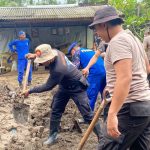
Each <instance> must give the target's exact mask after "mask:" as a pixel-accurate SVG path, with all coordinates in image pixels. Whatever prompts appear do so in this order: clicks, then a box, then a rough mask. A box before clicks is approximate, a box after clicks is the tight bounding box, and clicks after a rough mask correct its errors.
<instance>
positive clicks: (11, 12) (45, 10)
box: [0, 5, 101, 26]
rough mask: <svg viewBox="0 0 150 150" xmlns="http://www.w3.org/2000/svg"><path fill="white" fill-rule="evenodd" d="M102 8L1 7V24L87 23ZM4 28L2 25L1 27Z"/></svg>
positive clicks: (73, 6)
mask: <svg viewBox="0 0 150 150" xmlns="http://www.w3.org/2000/svg"><path fill="white" fill-rule="evenodd" d="M100 7H101V6H75V5H72V6H66V7H62V6H54V7H52V6H47V7H0V22H1V23H4V24H5V25H6V24H8V22H9V23H12V22H15V23H19V22H28V23H29V22H30V23H35V22H42V21H46V20H47V21H48V22H50V21H51V22H52V21H73V20H74V21H85V22H86V21H87V22H88V23H90V22H91V21H92V20H93V16H94V13H95V12H96V10H98V9H99V8H100ZM1 26H2V25H1Z"/></svg>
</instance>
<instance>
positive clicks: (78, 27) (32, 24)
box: [0, 5, 100, 53]
mask: <svg viewBox="0 0 150 150" xmlns="http://www.w3.org/2000/svg"><path fill="white" fill-rule="evenodd" d="M99 8H100V6H77V5H60V6H59V5H56V6H55V5H53V6H33V7H18V8H17V7H1V8H0V42H1V44H0V53H3V52H8V51H9V50H8V46H7V45H8V42H9V41H11V40H12V39H14V38H17V33H18V31H20V30H24V31H25V32H26V33H27V37H28V38H29V39H30V40H31V52H32V51H33V50H34V48H35V47H36V46H37V45H39V44H41V43H48V44H51V45H52V46H53V47H56V48H58V49H60V50H62V51H63V52H64V53H66V52H67V48H68V46H69V44H70V43H71V42H73V41H79V42H80V43H81V45H82V46H84V47H88V48H91V47H92V46H93V32H92V31H91V30H90V29H89V28H88V25H89V24H90V23H91V22H92V20H93V16H94V13H95V11H96V10H97V9H99Z"/></svg>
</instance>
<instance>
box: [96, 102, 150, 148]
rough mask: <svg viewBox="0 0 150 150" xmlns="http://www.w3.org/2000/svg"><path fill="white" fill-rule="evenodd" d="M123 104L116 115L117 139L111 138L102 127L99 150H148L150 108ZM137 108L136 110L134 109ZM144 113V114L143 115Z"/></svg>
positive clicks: (149, 145) (149, 143) (149, 144)
mask: <svg viewBox="0 0 150 150" xmlns="http://www.w3.org/2000/svg"><path fill="white" fill-rule="evenodd" d="M149 104H150V103H148V104H147V106H146V105H145V106H142V103H141V105H138V106H137V105H135V106H134V105H132V106H131V104H124V105H123V107H122V109H121V110H120V112H119V113H118V121H119V126H118V127H119V131H120V132H121V133H122V134H121V136H120V137H119V138H117V139H113V138H111V137H110V136H109V135H108V134H107V131H106V124H105V127H104V131H103V133H104V137H103V138H102V140H100V143H99V146H98V149H99V150H128V149H129V150H150V115H149V112H150V111H149V110H148V109H150V106H148V105H149ZM136 107H137V108H136ZM144 113H145V114H144Z"/></svg>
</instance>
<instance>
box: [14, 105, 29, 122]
mask: <svg viewBox="0 0 150 150" xmlns="http://www.w3.org/2000/svg"><path fill="white" fill-rule="evenodd" d="M29 109H30V106H29V105H27V104H24V103H16V104H14V105H13V116H14V119H15V120H16V122H18V123H21V124H24V123H26V122H28V116H29Z"/></svg>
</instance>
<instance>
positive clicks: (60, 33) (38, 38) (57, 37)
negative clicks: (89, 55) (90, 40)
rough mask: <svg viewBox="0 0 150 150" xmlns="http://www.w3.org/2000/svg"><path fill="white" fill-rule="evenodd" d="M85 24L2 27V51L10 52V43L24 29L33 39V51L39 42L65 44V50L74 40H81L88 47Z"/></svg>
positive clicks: (0, 31) (0, 45)
mask: <svg viewBox="0 0 150 150" xmlns="http://www.w3.org/2000/svg"><path fill="white" fill-rule="evenodd" d="M86 29H87V28H86V27H85V26H70V27H69V26H68V27H37V28H32V27H30V28H29V27H28V28H16V29H15V28H0V53H4V52H8V51H9V48H8V43H9V42H10V41H11V40H13V39H15V38H17V33H18V32H19V31H20V30H23V31H25V32H26V33H27V37H28V38H29V39H30V41H31V47H30V51H31V52H33V51H34V49H35V47H37V46H38V45H39V44H44V43H46V44H52V45H53V46H54V47H55V46H56V47H59V46H60V50H61V48H62V47H63V45H64V47H63V48H64V49H65V51H66V50H67V47H68V46H69V44H70V43H72V42H73V41H80V43H81V44H82V46H83V47H86V43H87V41H86V40H87V37H86V36H87V34H86V32H87V31H86Z"/></svg>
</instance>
